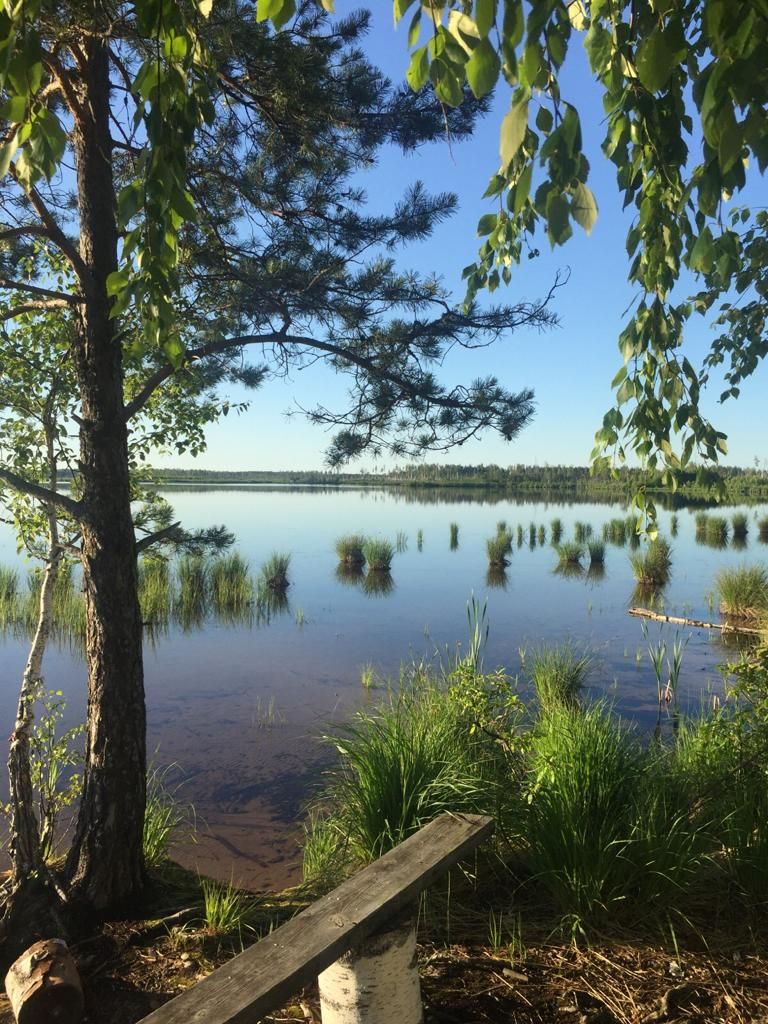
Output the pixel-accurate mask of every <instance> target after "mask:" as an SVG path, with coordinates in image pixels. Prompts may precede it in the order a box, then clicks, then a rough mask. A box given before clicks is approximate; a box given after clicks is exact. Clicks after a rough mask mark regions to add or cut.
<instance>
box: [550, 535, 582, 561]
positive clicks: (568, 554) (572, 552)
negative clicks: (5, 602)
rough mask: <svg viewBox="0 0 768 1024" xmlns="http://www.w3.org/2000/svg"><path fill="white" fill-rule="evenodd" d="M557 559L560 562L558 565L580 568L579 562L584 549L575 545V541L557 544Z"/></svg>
mask: <svg viewBox="0 0 768 1024" xmlns="http://www.w3.org/2000/svg"><path fill="white" fill-rule="evenodd" d="M555 551H556V552H557V557H558V559H559V560H560V565H561V566H562V565H574V566H580V565H581V560H582V558H583V557H584V548H583V547H582V546H581V544H577V543H576V542H575V541H572V540H569V541H565V542H564V543H563V544H557V545H556V546H555Z"/></svg>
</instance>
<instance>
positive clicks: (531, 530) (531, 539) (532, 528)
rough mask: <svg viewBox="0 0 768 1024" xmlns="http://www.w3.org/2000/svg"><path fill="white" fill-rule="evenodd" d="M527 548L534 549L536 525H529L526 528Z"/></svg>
mask: <svg viewBox="0 0 768 1024" xmlns="http://www.w3.org/2000/svg"><path fill="white" fill-rule="evenodd" d="M528 547H529V548H531V549H533V548H535V547H536V524H535V523H530V524H529V526H528Z"/></svg>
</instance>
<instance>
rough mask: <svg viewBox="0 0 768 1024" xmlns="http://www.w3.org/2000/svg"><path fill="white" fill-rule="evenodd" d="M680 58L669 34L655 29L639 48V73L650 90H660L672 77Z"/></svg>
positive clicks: (636, 59)
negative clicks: (668, 36) (673, 47)
mask: <svg viewBox="0 0 768 1024" xmlns="http://www.w3.org/2000/svg"><path fill="white" fill-rule="evenodd" d="M677 63H678V60H677V58H676V54H675V52H674V50H673V49H672V47H671V46H670V44H669V42H668V40H667V36H666V34H665V33H664V32H660V31H659V30H658V29H655V30H654V31H653V32H651V34H650V35H649V36H648V37H647V38H646V39H644V40H643V42H642V43H641V44H640V46H639V47H638V48H637V53H636V55H635V66H636V67H637V75H638V78H639V79H640V81H641V82H642V83H643V85H644V86H645V88H646V89H647V90H648V92H659V91H660V90H661V89H663V88H664V87H665V86H666V84H667V82H668V81H669V79H670V76H671V74H672V72H673V71H674V69H675V67H676V65H677Z"/></svg>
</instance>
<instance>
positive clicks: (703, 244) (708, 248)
mask: <svg viewBox="0 0 768 1024" xmlns="http://www.w3.org/2000/svg"><path fill="white" fill-rule="evenodd" d="M714 256H715V244H714V239H713V238H712V232H711V231H710V230H709V228H708V227H707V228H704V230H703V231H702V232H701V234H700V235H699V237H698V238H697V239H696V242H695V244H694V246H693V248H692V249H691V254H690V256H689V257H688V266H689V267H690V268H691V270H699V271H701V272H702V273H703V274H708V273H709V271H710V270H711V269H712V265H713V263H714Z"/></svg>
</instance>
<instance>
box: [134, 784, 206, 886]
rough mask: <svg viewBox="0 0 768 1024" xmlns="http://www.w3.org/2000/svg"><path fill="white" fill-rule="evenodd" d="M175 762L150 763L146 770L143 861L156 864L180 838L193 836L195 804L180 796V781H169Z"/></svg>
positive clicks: (186, 839)
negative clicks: (169, 763)
mask: <svg viewBox="0 0 768 1024" xmlns="http://www.w3.org/2000/svg"><path fill="white" fill-rule="evenodd" d="M175 768H176V766H175V765H168V766H167V767H166V768H162V769H161V768H154V767H152V766H150V769H149V771H148V772H147V805H146V811H145V814H144V861H145V863H146V865H147V867H150V868H157V867H159V866H160V864H162V863H163V862H164V861H167V860H168V858H169V855H170V848H171V846H172V845H173V844H174V843H175V842H177V841H189V840H194V836H195V820H194V808H193V807H192V805H191V804H189V803H185V802H183V801H182V800H180V799H179V796H178V791H179V788H180V786H179V785H171V784H169V776H170V775H171V774H172V773H173V772H174V770H175Z"/></svg>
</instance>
